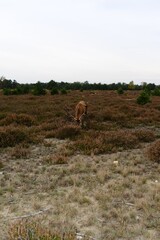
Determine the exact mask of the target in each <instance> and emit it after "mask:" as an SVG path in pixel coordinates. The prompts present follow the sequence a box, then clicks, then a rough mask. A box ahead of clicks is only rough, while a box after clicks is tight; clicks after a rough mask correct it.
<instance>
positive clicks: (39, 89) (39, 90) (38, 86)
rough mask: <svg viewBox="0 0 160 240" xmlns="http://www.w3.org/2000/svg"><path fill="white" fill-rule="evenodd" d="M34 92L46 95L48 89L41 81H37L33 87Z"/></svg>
mask: <svg viewBox="0 0 160 240" xmlns="http://www.w3.org/2000/svg"><path fill="white" fill-rule="evenodd" d="M33 94H34V95H38V96H39V95H45V94H46V91H45V89H44V88H43V85H42V84H41V83H40V82H37V83H36V85H35V87H34V89H33Z"/></svg>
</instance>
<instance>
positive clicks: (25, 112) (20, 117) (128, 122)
mask: <svg viewBox="0 0 160 240" xmlns="http://www.w3.org/2000/svg"><path fill="white" fill-rule="evenodd" d="M138 96H139V91H135V90H132V91H125V92H124V93H122V94H118V93H117V92H116V91H68V92H67V94H55V95H51V94H50V93H49V91H48V92H47V94H46V95H44V96H33V95H31V94H26V95H9V96H5V95H3V94H2V93H0V236H1V237H0V239H9V240H13V239H18V236H20V237H24V236H28V239H36V237H35V238H34V236H31V235H33V234H35V236H36V234H39V235H37V236H40V235H41V236H43V238H39V239H45V240H46V239H50V240H51V239H56V240H59V239H63V238H64V239H66V240H72V239H76V238H75V237H74V233H76V232H80V233H83V234H85V235H86V236H91V237H93V238H95V239H96V240H107V239H109V240H125V239H127V240H129V239H132V240H151V239H152V240H158V239H160V177H159V176H160V140H159V137H160V97H159V96H152V101H151V102H148V103H147V104H144V105H139V104H138V103H137V97H138ZM80 100H84V101H86V102H87V104H88V124H87V127H86V128H84V129H81V128H80V127H79V126H77V125H76V123H75V122H74V121H73V120H72V119H71V117H70V115H74V109H75V106H76V104H77V103H78V102H79V101H80ZM66 109H67V112H66ZM67 113H70V115H68V114H67ZM33 232H34V233H33ZM27 234H28V235H27ZM29 234H30V235H29ZM47 234H48V235H47ZM54 234H57V237H53V235H54ZM22 235H23V236H22ZM62 235H63V238H60V236H62ZM29 236H31V237H33V238H29ZM19 239H23V238H19ZM26 239H27V238H26Z"/></svg>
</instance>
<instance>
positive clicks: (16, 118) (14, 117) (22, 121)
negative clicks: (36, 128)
mask: <svg viewBox="0 0 160 240" xmlns="http://www.w3.org/2000/svg"><path fill="white" fill-rule="evenodd" d="M10 124H18V125H24V126H27V127H30V126H32V125H34V124H35V118H34V117H33V116H31V115H28V114H8V115H7V116H6V117H5V118H3V119H2V120H1V121H0V126H4V125H6V126H7V125H10Z"/></svg>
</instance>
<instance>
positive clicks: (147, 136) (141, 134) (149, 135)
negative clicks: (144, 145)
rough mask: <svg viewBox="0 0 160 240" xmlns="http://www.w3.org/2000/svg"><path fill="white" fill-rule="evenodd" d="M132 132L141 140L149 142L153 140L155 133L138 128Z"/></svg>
mask: <svg viewBox="0 0 160 240" xmlns="http://www.w3.org/2000/svg"><path fill="white" fill-rule="evenodd" d="M134 134H135V136H136V137H137V138H138V140H139V141H141V142H151V141H154V140H155V134H154V132H153V131H151V130H145V129H139V130H136V131H134Z"/></svg>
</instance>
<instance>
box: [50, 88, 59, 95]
mask: <svg viewBox="0 0 160 240" xmlns="http://www.w3.org/2000/svg"><path fill="white" fill-rule="evenodd" d="M55 94H59V92H58V89H57V88H52V90H51V95H55Z"/></svg>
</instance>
